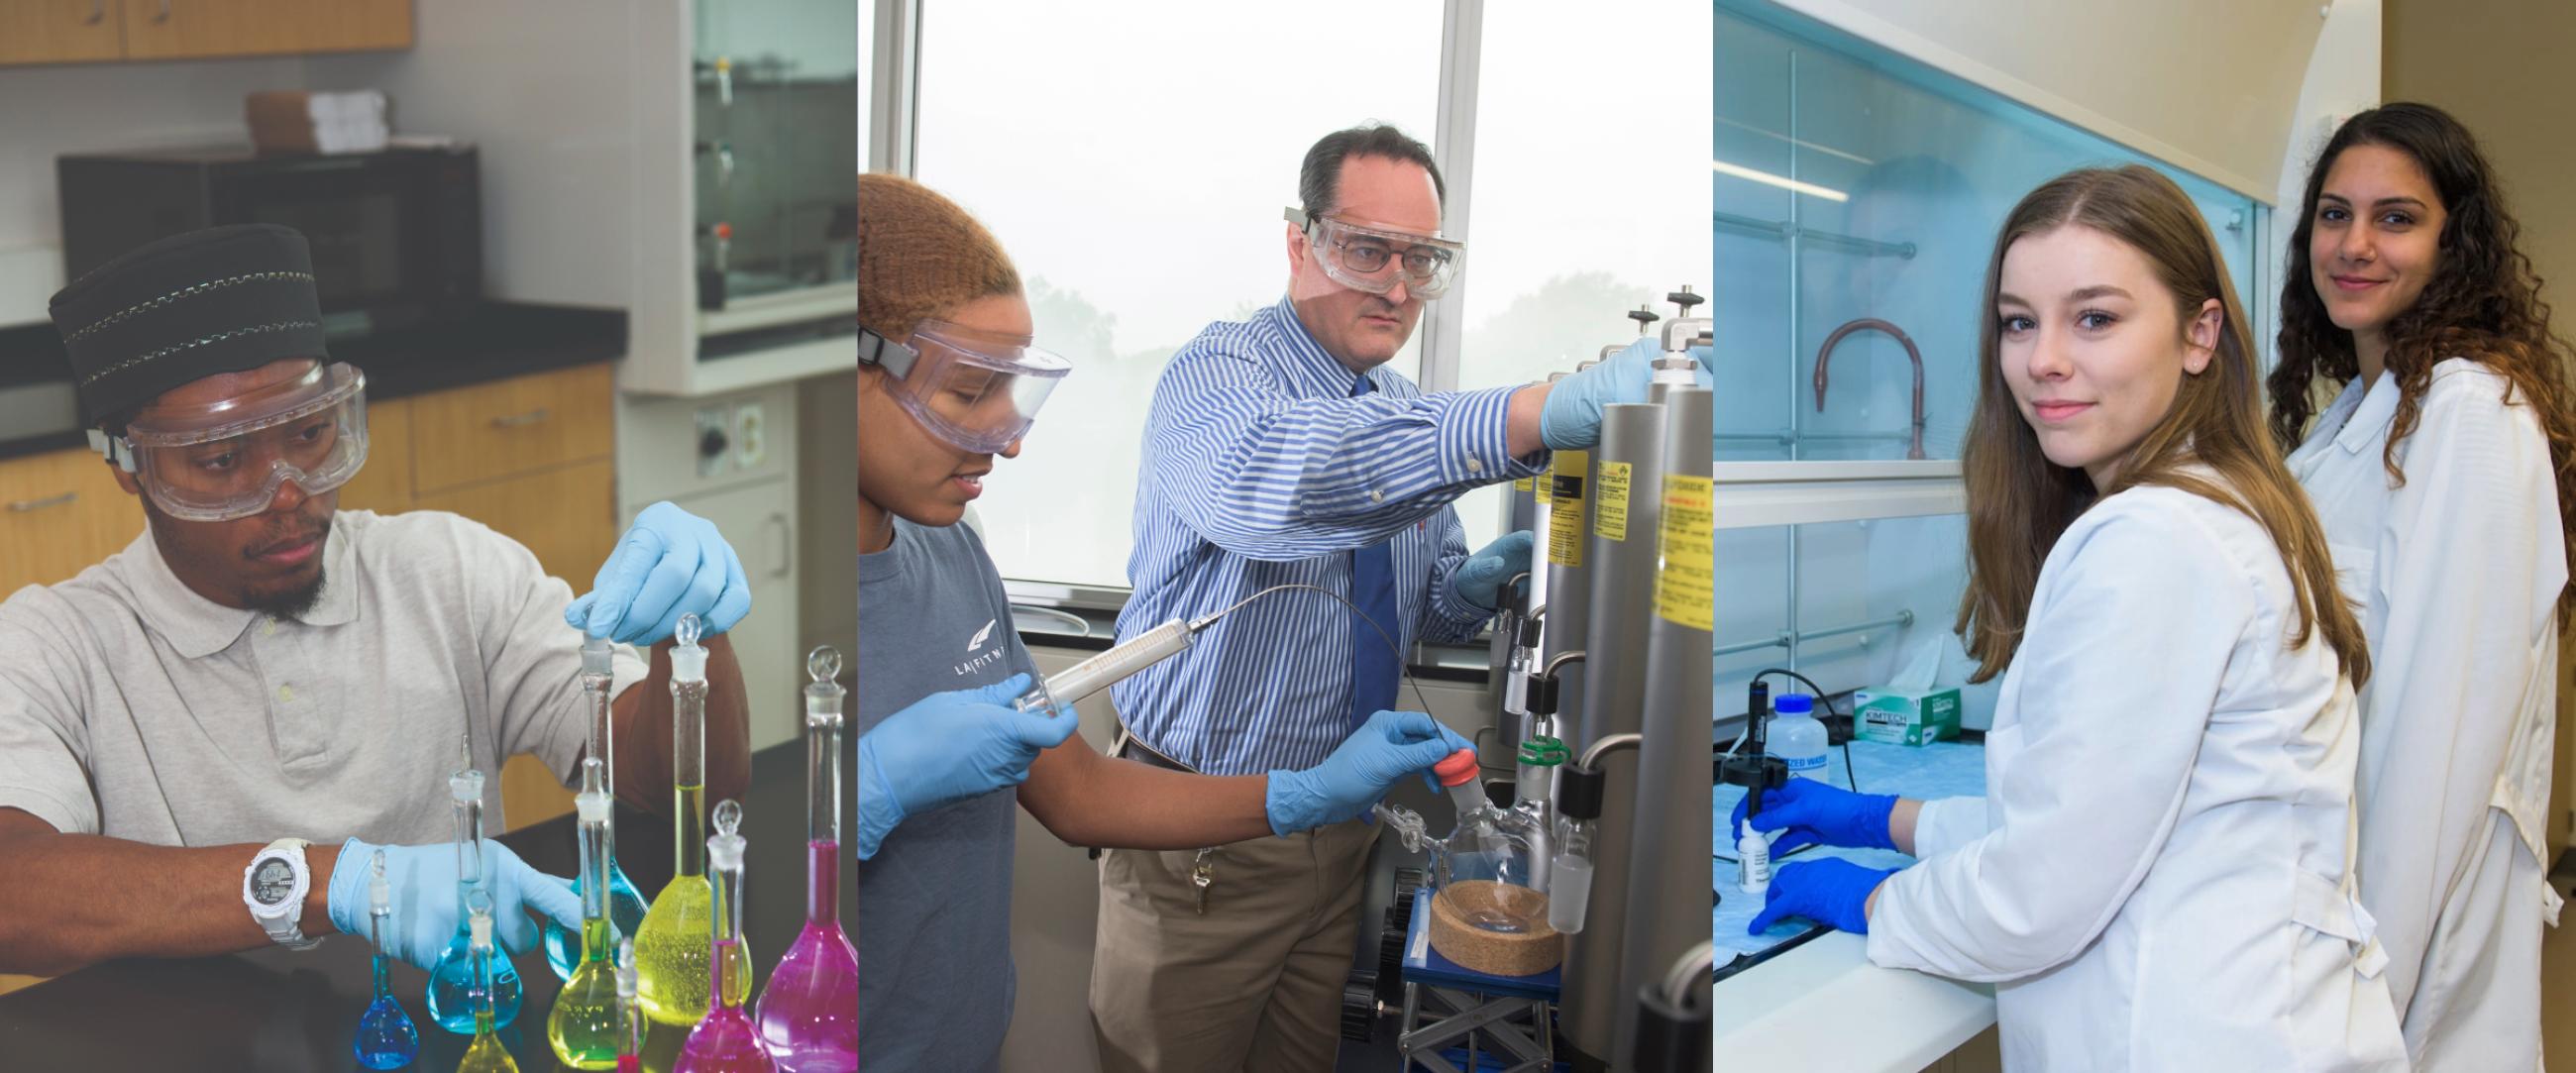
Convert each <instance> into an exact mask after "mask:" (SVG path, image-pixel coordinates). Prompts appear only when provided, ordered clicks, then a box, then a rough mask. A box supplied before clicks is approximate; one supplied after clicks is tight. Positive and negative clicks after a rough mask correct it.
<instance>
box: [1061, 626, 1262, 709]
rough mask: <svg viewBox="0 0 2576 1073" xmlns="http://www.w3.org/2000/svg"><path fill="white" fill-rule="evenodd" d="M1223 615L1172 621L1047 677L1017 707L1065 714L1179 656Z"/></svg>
mask: <svg viewBox="0 0 2576 1073" xmlns="http://www.w3.org/2000/svg"><path fill="white" fill-rule="evenodd" d="M1223 614H1224V612H1222V611H1220V612H1218V613H1217V614H1215V615H1209V616H1207V617H1205V618H1202V619H1199V620H1198V621H1196V622H1184V621H1182V620H1180V619H1173V620H1171V621H1170V622H1166V623H1164V624H1162V625H1160V626H1156V627H1154V628H1153V629H1150V630H1147V631H1145V632H1143V633H1140V634H1137V635H1136V637H1135V639H1133V640H1129V641H1123V642H1120V643H1119V644H1117V645H1115V646H1113V647H1111V648H1110V649H1109V651H1106V652H1103V653H1101V654H1099V655H1097V656H1093V657H1091V658H1090V659H1086V660H1084V661H1082V662H1080V663H1076V664H1074V665H1073V666H1070V667H1067V668H1065V669H1063V670H1061V671H1057V672H1056V673H1054V674H1051V675H1048V676H1047V677H1046V679H1045V680H1044V681H1041V682H1038V683H1037V684H1035V685H1032V686H1030V687H1029V691H1028V692H1026V693H1023V694H1020V699H1019V700H1018V701H1016V702H1015V703H1016V705H1017V706H1018V708H1019V709H1020V710H1021V711H1024V712H1047V713H1050V714H1052V713H1055V712H1060V711H1065V710H1068V709H1070V708H1072V707H1073V706H1074V705H1076V704H1079V703H1081V702H1082V699H1083V698H1084V697H1088V696H1090V695H1092V694H1094V693H1098V692H1100V691H1101V690H1104V689H1107V688H1109V687H1110V686H1112V685H1115V684H1117V682H1118V680H1119V679H1122V678H1125V677H1127V676H1128V675H1131V674H1134V673H1136V672H1138V671H1141V670H1144V669H1145V668H1147V667H1151V666H1153V665H1155V664H1157V663H1160V662H1162V661H1164V660H1167V659H1170V658H1172V657H1173V656H1175V655H1178V654H1179V653H1180V651H1181V650H1182V649H1185V648H1188V647H1190V639H1191V637H1192V636H1193V635H1195V634H1197V633H1198V631H1200V630H1203V629H1206V628H1207V627H1208V625H1209V624H1210V623H1213V622H1215V621H1216V620H1217V619H1218V617H1220V616H1221V615H1223Z"/></svg>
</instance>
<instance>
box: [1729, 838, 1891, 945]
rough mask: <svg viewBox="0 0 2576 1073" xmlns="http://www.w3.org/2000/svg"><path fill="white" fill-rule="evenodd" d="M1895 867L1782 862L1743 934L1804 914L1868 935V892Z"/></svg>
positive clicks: (1831, 861)
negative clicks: (1769, 891) (1760, 909)
mask: <svg viewBox="0 0 2576 1073" xmlns="http://www.w3.org/2000/svg"><path fill="white" fill-rule="evenodd" d="M1896 871H1897V870H1896V869H1894V868H1866V867H1863V866H1861V865H1857V864H1853V863H1852V862H1850V861H1846V860H1843V859H1841V858H1839V857H1826V858H1823V859H1821V860H1813V861H1799V862H1797V863H1796V864H1784V865H1781V866H1780V869H1779V870H1778V871H1776V872H1773V873H1771V894H1770V897H1769V898H1767V899H1765V900H1764V901H1763V903H1762V911H1761V912H1760V913H1757V914H1754V917H1753V923H1751V924H1749V925H1746V926H1745V929H1744V931H1745V934H1747V935H1760V934H1762V933H1763V932H1766V931H1769V930H1771V926H1772V925H1774V924H1777V923H1779V922H1780V921H1781V920H1782V919H1783V918H1786V917H1805V918H1807V919H1809V920H1812V921H1815V922H1816V923H1819V924H1823V925H1825V926H1827V927H1831V928H1834V929H1836V930H1839V931H1847V932H1850V933H1852V934H1854V935H1867V934H1869V912H1868V909H1869V895H1870V892H1871V891H1874V890H1877V889H1878V885H1879V884H1881V883H1884V882H1887V877H1889V876H1892V875H1895V874H1896Z"/></svg>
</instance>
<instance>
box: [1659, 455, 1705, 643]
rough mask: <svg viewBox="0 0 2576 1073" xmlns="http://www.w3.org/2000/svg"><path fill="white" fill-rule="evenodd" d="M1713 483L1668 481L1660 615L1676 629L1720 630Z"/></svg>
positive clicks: (1700, 479)
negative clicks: (1718, 626)
mask: <svg viewBox="0 0 2576 1073" xmlns="http://www.w3.org/2000/svg"><path fill="white" fill-rule="evenodd" d="M1714 493H1715V488H1714V482H1712V481H1710V480H1709V479H1708V478H1706V477H1687V476H1676V475H1672V474H1667V475H1665V477H1664V524H1663V532H1662V533H1661V534H1660V537H1661V540H1662V544H1661V545H1660V547H1661V550H1662V552H1663V561H1664V566H1663V570H1662V572H1660V573H1658V574H1657V575H1656V576H1655V614H1657V615H1659V616H1661V617H1662V618H1663V620H1664V621H1666V622H1670V623H1672V624H1673V625H1676V626H1684V627H1688V628H1690V629H1694V630H1711V629H1714V628H1715V627H1716V625H1717V623H1716V619H1717V513H1716V509H1715V508H1716V497H1715V494H1714Z"/></svg>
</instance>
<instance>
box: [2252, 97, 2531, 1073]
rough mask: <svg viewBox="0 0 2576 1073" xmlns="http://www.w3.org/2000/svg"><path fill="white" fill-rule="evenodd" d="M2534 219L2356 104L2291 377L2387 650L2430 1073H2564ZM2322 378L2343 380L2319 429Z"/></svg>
mask: <svg viewBox="0 0 2576 1073" xmlns="http://www.w3.org/2000/svg"><path fill="white" fill-rule="evenodd" d="M2520 233H2521V229H2520V228H2519V227H2518V226H2517V225H2516V224H2515V223H2514V220H2513V217H2512V216H2510V215H2508V214H2507V213H2506V211H2505V206H2504V201H2503V198H2502V196H2501V192H2500V191H2499V190H2498V189H2497V185H2496V180H2495V175H2494V172H2493V170H2492V169H2490V168H2489V167H2488V166H2487V162H2486V159H2485V157H2483V156H2482V155H2481V154H2480V153H2479V151H2478V147H2477V143H2476V140H2475V139H2473V138H2472V137H2470V135H2469V132H2468V131H2467V130H2466V129H2464V128H2463V127H2461V126H2460V124H2459V122H2458V121H2457V120H2454V119H2452V118H2451V117H2450V116H2449V115H2447V114H2445V113H2443V112H2442V111H2441V110H2440V109H2437V108H2433V107H2431V106H2429V105H2422V104H2406V103H2399V104H2390V105H2387V106H2384V107H2381V108H2376V109H2372V110H2370V111H2367V112H2363V113H2361V114H2360V115H2357V116H2354V117H2353V118H2352V119H2351V120H2350V121H2348V122H2346V123H2345V124H2344V125H2343V127H2342V129H2340V130H2338V131H2336V132H2335V135H2334V137H2333V138H2332V139H2331V140H2330V141H2328V142H2327V143H2326V148H2325V151H2324V152H2323V153H2322V154H2320V155H2319V157H2318V160H2317V164H2316V167H2315V169H2314V170H2313V171H2312V172H2311V173H2310V174H2309V176H2308V185H2307V195H2306V198H2305V200H2304V203H2303V204H2302V206H2301V210H2300V216H2299V221H2298V227H2297V229H2296V230H2295V231H2294V232H2293V233H2292V235H2291V238H2290V260H2289V270H2288V272H2286V273H2285V274H2284V282H2283V284H2282V288H2281V334H2280V345H2281V361H2280V365H2279V367H2278V368H2276V369H2275V370H2274V371H2273V372H2272V375H2271V378H2270V388H2271V395H2272V419H2271V420H2272V433H2273V435H2274V437H2275V438H2276V439H2277V440H2278V441H2279V442H2280V443H2281V445H2282V446H2284V447H2285V448H2286V447H2290V446H2293V445H2295V446H2296V447H2297V450H2296V451H2294V452H2293V453H2292V454H2291V456H2290V468H2291V471H2292V472H2293V473H2295V474H2296V475H2297V476H2298V478H2299V483H2300V484H2301V485H2303V486H2305V487H2306V488H2307V491H2308V495H2309V497H2310V498H2311V499H2312V500H2314V502H2315V504H2316V508H2317V514H2318V516H2319V518H2320V520H2322V521H2323V522H2324V524H2325V532H2326V540H2327V543H2328V544H2329V546H2330V547H2331V550H2332V553H2333V555H2334V559H2335V566H2336V573H2337V578H2338V581H2339V583H2340V585H2341V587H2342V588H2343V590H2344V595H2345V597H2346V598H2347V599H2349V600H2350V601H2352V602H2353V604H2354V605H2355V608H2356V610H2357V611H2358V612H2359V613H2360V615H2361V618H2362V622H2363V627H2364V630H2365V631H2366V633H2367V635H2368V637H2369V641H2370V660H2371V664H2372V666H2373V667H2374V668H2376V673H2375V674H2374V675H2373V677H2372V678H2371V680H2370V682H2369V684H2368V685H2367V686H2365V687H2364V688H2363V691H2362V693H2361V720H2362V746H2361V770H2360V787H2359V788H2360V794H2361V804H2362V823H2361V852H2360V858H2359V860H2360V868H2361V889H2362V902H2363V904H2364V905H2365V906H2367V907H2368V908H2369V909H2370V911H2371V912H2372V913H2374V914H2376V916H2377V917H2378V923H2379V929H2378V934H2379V939H2380V941H2381V943H2382V944H2383V945H2384V947H2385V948H2386V950H2387V952H2388V955H2389V959H2390V960H2389V967H2388V975H2389V983H2390V990H2391V992H2392V993H2393V994H2394V995H2395V997H2396V999H2397V1008H2398V1012H2399V1014H2400V1015H2401V1017H2402V1018H2403V1019H2404V1027H2405V1032H2406V1047H2407V1050H2408V1052H2409V1053H2410V1054H2411V1055H2412V1056H2413V1058H2414V1061H2415V1068H2417V1069H2423V1070H2450V1069H2460V1070H2501V1069H2535V1068H2538V1067H2539V1064H2540V928H2541V924H2542V921H2543V920H2548V921H2550V922H2552V923H2555V921H2556V919H2557V912H2558V898H2557V895H2556V894H2555V893H2554V892H2552V891H2551V890H2550V889H2549V887H2548V885H2547V884H2546V883H2545V882H2544V881H2543V878H2542V876H2543V873H2544V872H2545V870H2546V867H2547V866H2546V864H2545V861H2544V857H2543V842H2542V834H2543V831H2544V829H2545V826H2546V821H2545V819H2544V817H2545V815H2546V811H2547V806H2548V802H2549V764H2550V757H2551V751H2552V749H2551V739H2552V737H2553V735H2554V731H2555V726H2554V719H2555V714H2556V707H2557V667H2558V636H2559V631H2560V629H2561V627H2562V626H2563V624H2564V622H2565V620H2566V618H2567V615H2568V613H2569V610H2570V607H2571V599H2570V594H2569V592H2568V590H2567V587H2566V586H2567V576H2568V539H2567V532H2568V527H2569V519H2570V518H2571V514H2570V512H2571V511H2576V457H2571V456H2576V397H2571V395H2570V394H2569V392H2570V387H2569V384H2568V379H2567V377H2568V367H2569V360H2570V353H2569V349H2568V346H2567V344H2566V342H2565V341H2563V340H2561V339H2559V338H2557V337H2555V336H2553V335H2552V334H2551V332H2550V329H2549V307H2548V305H2547V304H2545V303H2543V302H2541V301H2540V297H2539V290H2540V281H2539V279H2538V278H2537V277H2536V276H2535V275H2534V274H2533V272H2532V268H2531V261H2530V259H2529V258H2528V257H2526V256H2524V255H2523V253H2522V252H2521V251H2520V250H2519V249H2517V248H2516V241H2517V239H2518V238H2519V237H2520ZM2320 379H2323V380H2326V381H2329V382H2332V383H2337V384H2341V385H2342V392H2341V394H2339V395H2337V396H2336V397H2335V399H2334V402H2333V403H2332V404H2331V405H2329V406H2327V407H2326V409H2325V412H2324V413H2323V414H2321V415H2317V417H2316V421H2315V424H2314V427H2312V428H2311V427H2309V417H2310V415H2311V414H2313V413H2314V412H2315V396H2314V394H2312V392H2313V391H2314V389H2315V387H2316V382H2317V381H2318V380H2320ZM2303 433H2304V436H2305V439H2304V442H2302V434H2303Z"/></svg>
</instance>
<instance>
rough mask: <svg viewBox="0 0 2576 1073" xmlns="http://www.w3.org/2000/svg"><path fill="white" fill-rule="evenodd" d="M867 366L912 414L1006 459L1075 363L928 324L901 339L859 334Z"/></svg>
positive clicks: (1007, 340) (1023, 342) (957, 442)
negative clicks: (1006, 452) (872, 367)
mask: <svg viewBox="0 0 2576 1073" xmlns="http://www.w3.org/2000/svg"><path fill="white" fill-rule="evenodd" d="M859 361H860V363H861V364H866V365H875V366H877V367H879V368H882V369H884V370H885V371H886V372H887V373H888V374H889V377H888V379H889V387H890V390H891V392H892V394H893V395H894V399H895V401H896V402H897V403H900V404H901V405H902V406H903V408H904V411H905V412H906V413H909V414H911V415H912V416H913V419H914V420H916V421H919V422H921V424H922V427H924V428H927V429H929V430H930V431H931V433H932V434H933V435H936V436H938V437H939V438H940V439H943V440H946V441H948V442H949V443H950V444H952V445H954V446H956V447H957V448H958V449H959V450H963V451H971V452H974V453H976V454H998V453H1000V452H1001V451H1002V449H1003V448H1006V447H1009V446H1010V445H1011V443H1012V442H1013V441H1015V440H1018V439H1019V438H1020V437H1021V436H1023V435H1026V434H1027V433H1028V431H1029V426H1030V425H1031V424H1032V423H1035V422H1036V421H1037V416H1038V407H1040V406H1043V405H1045V404H1046V399H1047V395H1048V394H1049V393H1051V392H1053V391H1054V390H1055V385H1056V382H1057V381H1059V380H1062V379H1064V374H1066V373H1068V372H1072V371H1073V363H1072V362H1069V361H1066V360H1064V359H1063V358H1061V357H1058V356H1057V355H1056V354H1055V353H1054V352H1052V351H1048V350H1043V349H1040V348H1038V347H1033V346H1030V345H1029V340H1028V338H1027V337H1026V336H1019V337H1009V336H994V335H991V334H988V333H983V332H976V331H973V330H971V329H967V328H961V327H958V326H957V325H954V324H949V323H946V322H944V321H936V320H926V321H923V322H921V324H920V326H919V327H916V328H914V329H913V330H912V338H911V339H909V340H907V341H905V342H900V343H899V342H896V341H894V340H892V339H888V338H886V337H885V336H882V335H879V334H877V333H875V332H873V331H869V330H867V329H865V328H861V329H860V330H859Z"/></svg>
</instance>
